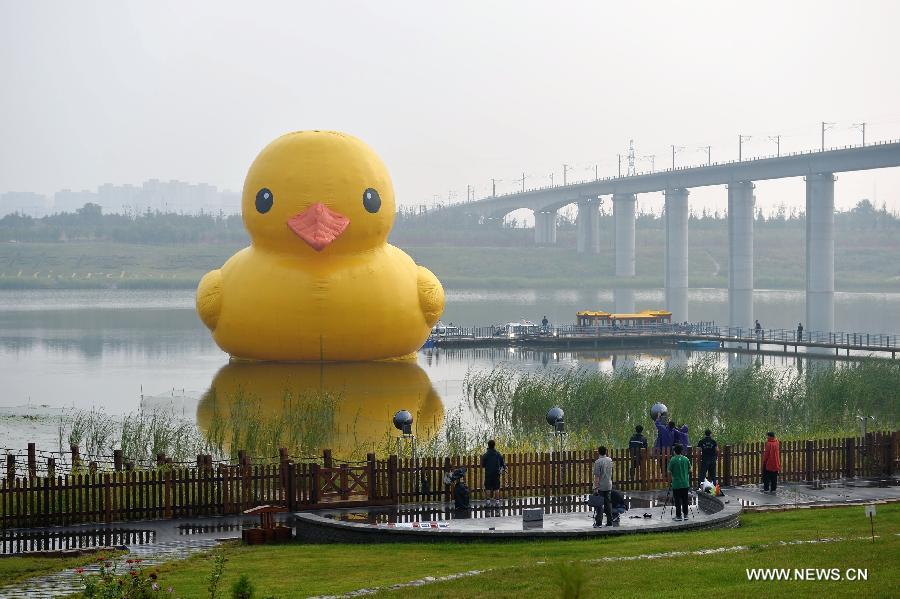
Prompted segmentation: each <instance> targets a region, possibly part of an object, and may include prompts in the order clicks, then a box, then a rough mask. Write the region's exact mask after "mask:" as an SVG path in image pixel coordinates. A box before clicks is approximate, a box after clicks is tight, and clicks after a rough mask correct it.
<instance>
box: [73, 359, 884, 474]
mask: <svg viewBox="0 0 900 599" xmlns="http://www.w3.org/2000/svg"><path fill="white" fill-rule="evenodd" d="M463 386H464V393H465V397H466V402H467V403H468V404H469V408H470V409H469V411H468V413H467V412H466V411H464V410H463V407H462V406H461V407H459V408H457V409H455V410H452V411H451V412H449V413H448V414H447V415H446V417H445V419H444V425H443V426H442V427H441V428H440V429H439V430H436V431H435V430H418V431H417V434H418V435H419V437H420V443H419V455H420V456H422V457H434V456H444V455H469V454H472V453H473V452H477V451H479V450H480V449H482V448H483V447H484V444H485V443H486V441H487V439H489V438H495V439H497V443H498V445H499V446H501V447H503V449H504V451H511V452H527V451H549V450H550V449H551V448H552V445H553V440H552V439H551V438H550V437H551V435H550V434H549V429H548V427H547V426H546V422H545V420H544V417H545V414H546V412H547V410H548V409H549V408H550V407H552V406H560V407H562V408H563V410H564V411H565V414H566V426H567V432H568V441H567V446H568V448H569V449H589V448H593V447H596V446H597V445H598V444H607V445H609V446H612V447H626V446H627V444H628V439H629V437H630V435H631V433H632V432H633V430H634V426H635V425H637V424H641V425H643V426H644V429H645V434H646V435H647V437H648V438H649V439H651V440H653V439H654V438H655V432H654V430H653V422H652V421H651V420H650V418H649V406H651V405H652V404H653V403H656V402H658V401H660V402H662V403H665V404H666V405H667V406H668V408H669V413H670V414H671V416H672V418H674V419H676V420H677V422H678V424H679V426H680V425H681V424H682V423H687V424H688V426H689V430H690V431H691V434H690V439H691V440H692V442H696V441H697V440H698V439H699V438H700V436H702V431H703V430H704V429H705V428H710V429H711V430H712V431H713V436H714V437H715V438H716V439H717V441H718V442H719V443H720V444H723V445H724V444H735V443H743V442H752V441H759V440H760V439H764V438H765V433H766V431H768V430H775V431H776V432H777V435H778V437H779V438H782V439H784V440H790V439H798V438H803V439H816V438H820V439H821V438H830V437H836V436H844V435H859V434H860V431H859V421H858V419H857V416H859V415H870V416H875V421H874V422H873V423H872V424H870V426H869V430H870V431H871V432H874V431H876V430H894V429H895V426H896V424H897V422H898V420H900V364H897V363H895V362H890V361H884V360H870V359H863V360H859V361H855V362H848V363H842V364H839V365H829V366H827V367H816V368H808V369H806V370H804V371H802V372H795V371H782V370H778V369H775V368H772V367H766V366H751V367H748V368H744V369H724V368H722V367H721V365H718V364H717V363H715V362H714V361H712V360H703V361H700V362H697V363H694V364H691V365H689V366H677V367H671V366H668V367H663V366H659V367H634V368H626V369H623V370H617V371H615V372H612V373H606V372H596V371H587V370H583V369H555V370H550V371H546V372H542V373H522V372H519V371H516V370H514V369H511V368H507V367H498V368H494V369H493V370H488V371H485V370H470V371H469V373H468V374H467V375H466V378H465V380H464V382H463ZM216 401H217V402H227V404H228V410H227V413H228V414H229V416H227V417H223V416H222V414H223V413H225V412H226V410H221V411H217V413H216V414H214V416H213V421H212V423H211V424H210V425H209V426H207V427H206V430H201V429H200V427H199V426H198V425H197V424H196V423H195V422H193V421H190V420H186V419H183V418H179V417H176V416H174V415H172V414H169V413H162V412H142V413H138V414H130V415H128V416H126V417H125V418H124V419H123V420H120V419H118V418H114V417H112V416H110V415H108V414H106V413H105V412H103V411H102V410H100V411H88V412H76V413H75V414H74V415H73V417H72V418H71V419H69V420H68V421H63V420H62V419H61V420H60V425H59V444H60V451H61V452H64V451H65V450H66V449H67V446H66V445H65V443H68V444H71V445H79V446H80V447H81V449H82V451H83V452H85V453H86V455H93V456H111V455H112V454H113V450H115V449H121V450H122V451H123V453H124V458H125V460H127V461H133V462H134V463H135V464H136V465H152V464H154V463H155V459H156V455H157V454H159V453H164V454H166V456H167V457H169V458H171V459H172V460H173V461H174V462H176V463H178V462H184V463H190V462H192V461H194V460H195V457H196V455H197V454H199V453H211V454H213V455H214V456H215V458H216V459H225V460H234V459H235V458H236V457H237V454H238V450H244V451H246V452H247V455H249V456H252V457H254V458H255V459H262V460H263V461H265V460H266V459H271V460H276V461H277V459H278V455H279V448H282V447H283V448H286V449H287V451H288V453H289V454H290V455H292V456H316V455H321V451H322V450H323V449H326V448H331V447H332V445H331V443H332V441H333V440H334V438H335V436H336V435H337V434H338V433H339V430H340V431H341V432H345V431H343V429H346V428H349V429H350V430H351V431H352V430H355V428H354V427H356V426H357V423H356V422H338V421H337V419H336V418H335V415H336V412H337V408H338V406H339V404H340V402H341V397H340V395H339V394H335V393H332V392H330V391H328V390H320V391H313V392H308V393H306V394H302V395H301V394H297V393H296V391H295V390H290V389H285V390H284V396H283V398H282V402H281V409H280V410H276V411H274V412H272V413H266V412H265V411H263V410H261V409H260V403H261V402H260V398H259V397H257V396H255V395H254V394H253V392H252V391H244V390H242V391H240V392H238V393H236V394H235V395H234V396H233V397H220V398H216ZM418 425H419V426H425V427H427V426H428V425H427V423H426V424H422V423H418ZM395 443H396V441H395V437H394V436H393V434H392V429H391V427H390V423H388V422H386V423H385V430H384V436H383V438H382V439H381V440H380V441H375V442H374V443H372V442H371V441H370V442H366V443H361V442H360V443H357V444H356V446H355V447H353V448H351V449H349V455H342V456H340V457H341V459H350V460H359V459H364V457H365V455H366V453H367V452H370V451H375V453H376V454H378V455H380V456H385V455H388V454H390V453H393V452H394V450H395V448H396V445H395ZM85 459H87V458H85Z"/></svg>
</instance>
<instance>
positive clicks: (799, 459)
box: [0, 432, 900, 528]
mask: <svg viewBox="0 0 900 599" xmlns="http://www.w3.org/2000/svg"><path fill="white" fill-rule="evenodd" d="M898 445H900V433H898V432H894V433H872V434H869V435H867V436H866V437H865V438H858V437H847V438H834V439H817V440H810V441H782V442H781V463H782V470H781V474H780V478H781V480H786V481H814V480H830V479H836V478H844V477H847V478H851V477H870V476H890V475H891V474H893V473H895V472H898V471H900V467H898V466H900V465H898ZM762 451H763V444H762V443H745V444H739V445H726V446H723V447H721V448H720V453H719V456H718V458H717V473H718V477H719V480H720V481H721V482H722V484H723V485H725V486H732V485H742V484H749V483H756V482H759V478H760V463H761V455H762ZM281 455H282V458H281V460H280V463H278V464H252V463H251V460H250V459H249V458H247V457H246V456H245V455H243V456H242V458H241V460H240V463H239V464H236V465H232V464H219V465H213V464H212V463H211V460H209V459H208V456H206V458H204V457H203V456H200V457H198V460H197V463H198V466H197V467H190V468H188V467H181V466H173V465H171V464H166V463H165V460H162V461H161V465H160V466H159V467H158V468H156V469H152V470H126V469H118V470H116V469H113V470H111V471H102V470H98V469H95V468H88V469H86V470H84V471H75V472H73V473H69V474H66V475H60V476H38V475H34V476H31V475H30V473H29V475H27V476H24V477H20V476H17V475H16V470H15V464H11V465H10V464H9V463H8V464H7V465H8V470H7V476H6V477H5V478H3V479H0V527H2V528H19V527H40V526H56V525H70V524H77V523H82V522H105V523H109V522H116V521H125V520H146V519H161V518H185V517H195V516H219V515H229V514H239V513H241V512H242V511H243V510H246V509H248V508H251V507H254V506H257V505H263V504H274V505H283V506H285V507H287V508H288V509H289V510H301V509H315V508H321V507H326V506H332V507H337V506H353V505H379V504H392V503H423V502H439V501H449V500H450V488H449V487H448V486H445V485H444V484H443V480H442V479H443V475H444V473H445V472H447V471H448V470H452V469H454V468H458V467H460V466H465V467H466V469H467V474H466V482H467V484H468V485H469V488H470V490H471V493H472V497H473V499H481V498H483V497H484V495H483V488H484V471H483V470H482V468H481V467H480V456H477V455H471V456H451V457H444V458H420V459H410V458H398V456H396V455H392V456H389V457H388V459H386V460H378V459H376V457H375V455H374V454H369V455H368V456H367V459H366V460H365V462H360V463H355V464H350V463H335V460H334V459H333V458H332V456H331V452H330V451H328V450H326V451H325V452H324V454H323V457H322V459H321V460H318V461H316V462H308V463H306V462H305V463H295V462H293V461H291V460H290V459H288V458H287V456H286V452H283V451H282V452H281ZM610 457H611V458H612V460H613V481H614V484H615V486H616V487H617V488H619V489H622V490H624V491H638V490H650V489H658V488H664V487H665V486H666V485H667V484H668V482H667V476H666V472H665V465H666V463H667V460H668V457H669V456H668V455H667V454H665V453H663V454H661V455H654V454H653V452H652V451H649V452H648V451H646V450H644V451H642V452H640V454H639V455H638V456H632V455H631V454H630V453H629V451H628V450H627V449H611V450H610ZM690 457H691V460H692V463H693V469H692V475H693V476H694V477H696V474H697V467H698V462H699V451H698V450H697V448H691V451H690ZM595 459H596V453H595V452H594V451H585V450H581V451H561V452H552V453H518V454H509V455H506V456H505V461H506V472H505V474H504V476H503V480H502V488H503V494H504V496H505V497H544V498H550V497H559V496H570V495H581V494H585V493H588V492H589V491H590V487H591V484H592V475H591V466H592V464H593V462H594V460H595Z"/></svg>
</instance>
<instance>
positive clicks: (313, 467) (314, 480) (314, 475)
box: [309, 462, 319, 505]
mask: <svg viewBox="0 0 900 599" xmlns="http://www.w3.org/2000/svg"><path fill="white" fill-rule="evenodd" d="M309 502H310V503H312V504H313V505H315V504H317V503H319V465H318V464H316V463H315V462H313V463H312V464H310V465H309Z"/></svg>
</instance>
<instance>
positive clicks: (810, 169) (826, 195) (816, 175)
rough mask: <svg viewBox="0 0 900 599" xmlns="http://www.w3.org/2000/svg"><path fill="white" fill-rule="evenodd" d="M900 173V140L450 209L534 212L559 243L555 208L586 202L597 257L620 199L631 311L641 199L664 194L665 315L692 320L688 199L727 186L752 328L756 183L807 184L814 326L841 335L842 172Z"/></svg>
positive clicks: (736, 318)
mask: <svg viewBox="0 0 900 599" xmlns="http://www.w3.org/2000/svg"><path fill="white" fill-rule="evenodd" d="M896 166H900V141H891V142H879V143H874V144H869V145H863V146H848V147H844V148H836V149H829V150H825V151H815V152H806V153H796V154H791V155H784V156H777V157H770V158H754V159H748V160H742V161H737V162H728V163H721V164H720V163H713V164H709V165H705V166H697V167H684V168H675V169H667V170H663V171H657V172H652V173H642V174H637V175H631V176H624V177H610V178H606V179H597V180H594V181H583V182H578V183H573V184H570V185H564V186H556V187H543V188H538V189H529V190H525V191H522V192H518V193H510V194H505V195H496V196H491V197H487V198H483V199H481V200H476V201H472V202H466V203H462V204H453V205H450V206H447V207H445V208H443V209H442V210H444V211H452V212H459V213H460V214H467V215H471V216H476V217H478V218H479V219H481V220H482V221H484V222H491V221H494V222H497V223H498V224H499V223H500V222H502V220H503V218H504V217H505V216H506V215H507V214H509V213H510V212H512V211H514V210H518V209H521V208H528V209H531V210H532V211H534V217H535V225H534V232H535V241H536V242H537V243H538V244H545V245H550V244H555V243H556V224H557V211H558V210H559V209H560V208H562V207H563V206H566V205H568V204H572V203H575V204H577V205H578V216H577V220H576V229H577V247H578V252H580V253H599V250H600V227H599V223H600V220H599V217H600V212H599V206H600V198H601V197H602V196H612V205H613V219H614V223H615V263H616V264H615V266H616V269H615V274H616V277H617V278H618V279H619V280H620V281H623V285H622V288H620V289H616V290H615V311H616V312H633V311H634V294H633V291H631V290H630V289H629V285H628V284H627V281H628V279H629V278H630V277H634V276H635V248H634V224H635V196H636V194H639V193H650V192H659V191H662V192H663V193H664V194H665V231H666V259H665V291H666V306H665V307H666V309H667V310H670V311H671V312H672V318H673V320H675V321H685V320H688V300H687V297H688V294H687V291H688V195H689V193H690V191H689V190H690V189H691V188H693V187H705V186H710V185H725V186H727V196H728V237H729V253H728V266H729V268H728V298H729V299H728V307H729V323H730V324H731V325H732V326H736V327H750V326H752V325H753V323H754V318H753V213H754V203H755V200H756V198H755V196H754V193H753V190H754V187H755V186H754V181H762V180H768V179H784V178H788V177H804V178H805V179H806V326H807V328H808V329H809V330H820V331H831V330H834V173H841V172H848V171H861V170H869V169H877V168H887V167H896Z"/></svg>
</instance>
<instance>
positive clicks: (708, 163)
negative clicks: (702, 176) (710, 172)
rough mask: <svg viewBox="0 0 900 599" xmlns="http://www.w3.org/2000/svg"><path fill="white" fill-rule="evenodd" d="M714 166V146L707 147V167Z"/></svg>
mask: <svg viewBox="0 0 900 599" xmlns="http://www.w3.org/2000/svg"><path fill="white" fill-rule="evenodd" d="M711 164H712V146H706V165H707V166H710V165H711Z"/></svg>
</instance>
